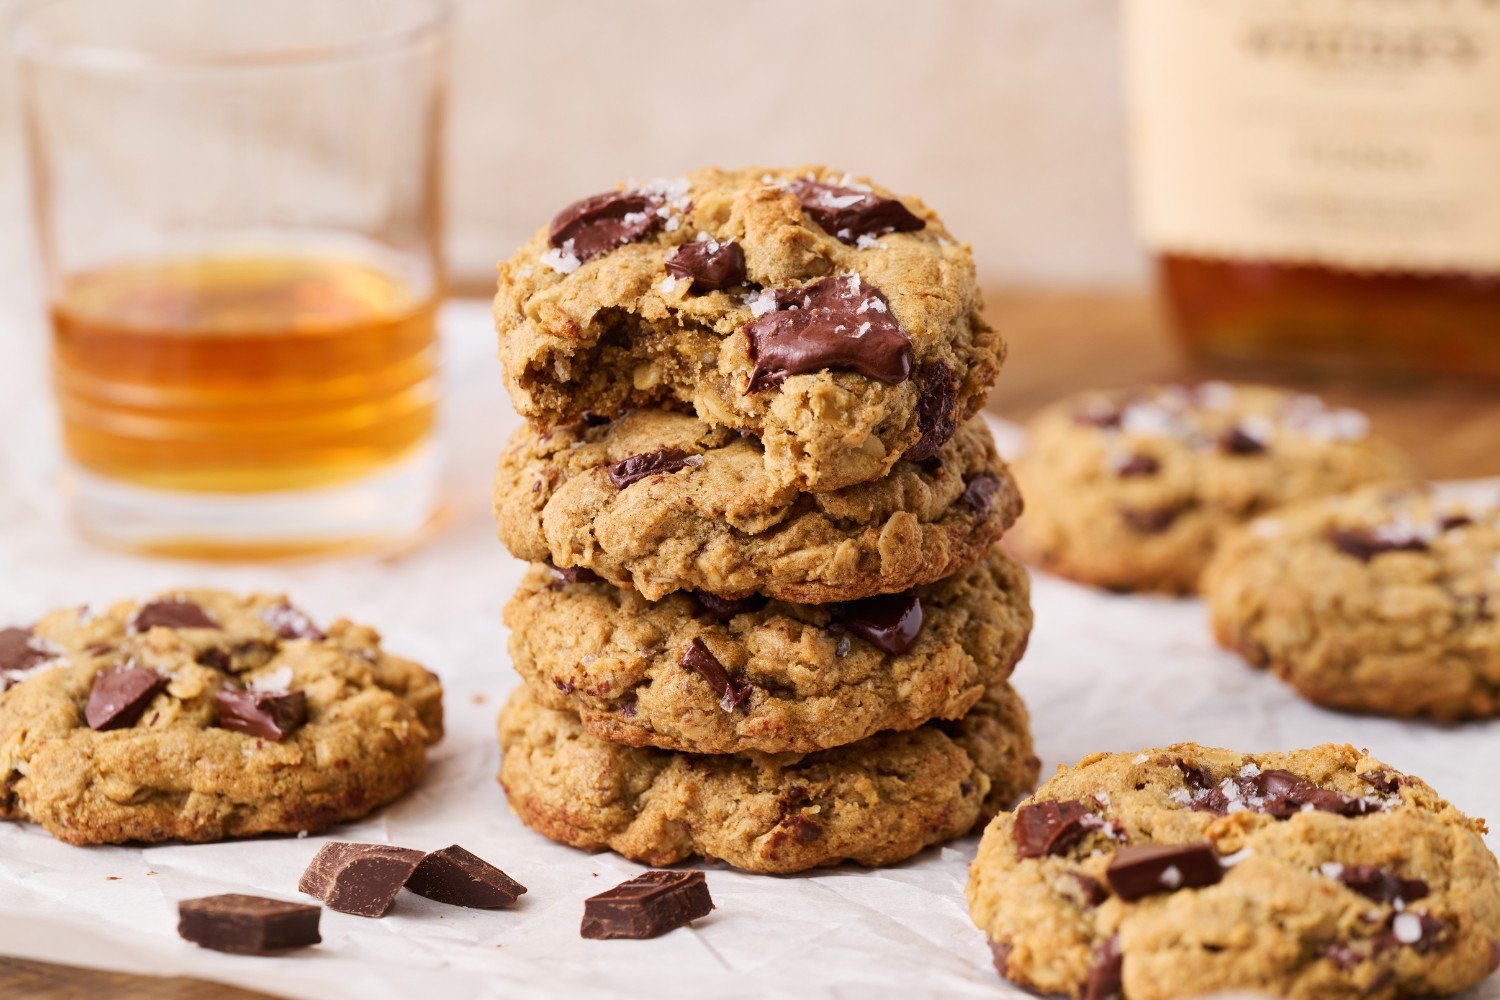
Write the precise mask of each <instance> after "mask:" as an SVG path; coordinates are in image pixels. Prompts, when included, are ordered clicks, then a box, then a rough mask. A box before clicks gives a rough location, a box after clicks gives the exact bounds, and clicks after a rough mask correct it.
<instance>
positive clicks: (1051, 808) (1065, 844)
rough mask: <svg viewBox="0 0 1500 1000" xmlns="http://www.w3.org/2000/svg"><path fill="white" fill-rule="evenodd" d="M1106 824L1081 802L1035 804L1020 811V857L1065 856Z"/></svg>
mask: <svg viewBox="0 0 1500 1000" xmlns="http://www.w3.org/2000/svg"><path fill="white" fill-rule="evenodd" d="M1103 825H1104V823H1103V821H1102V820H1100V819H1099V817H1098V816H1097V815H1095V814H1094V812H1093V810H1091V809H1090V808H1089V807H1088V806H1087V805H1086V804H1085V803H1083V802H1079V801H1062V802H1058V801H1054V800H1051V799H1047V800H1043V801H1041V802H1033V803H1030V804H1028V805H1024V806H1021V807H1020V808H1019V809H1017V810H1016V825H1015V830H1014V834H1015V839H1016V857H1018V858H1041V857H1045V856H1047V855H1049V854H1061V853H1062V852H1064V851H1066V850H1067V849H1068V848H1070V847H1072V846H1073V845H1074V844H1076V843H1078V842H1079V841H1080V840H1082V839H1083V837H1084V834H1086V833H1088V832H1089V831H1090V830H1097V829H1098V828H1099V827H1101V826H1103Z"/></svg>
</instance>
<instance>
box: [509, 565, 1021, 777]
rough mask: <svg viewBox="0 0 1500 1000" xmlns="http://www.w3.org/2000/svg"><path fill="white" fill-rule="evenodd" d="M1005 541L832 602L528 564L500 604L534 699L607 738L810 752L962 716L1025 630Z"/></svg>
mask: <svg viewBox="0 0 1500 1000" xmlns="http://www.w3.org/2000/svg"><path fill="white" fill-rule="evenodd" d="M1029 592H1030V588H1029V585H1028V582H1027V579H1026V572H1025V570H1023V569H1021V568H1020V567H1019V566H1017V565H1016V564H1015V563H1013V562H1011V560H1010V559H1008V558H1007V557H1006V556H1004V555H1002V554H1001V553H1000V552H998V551H996V552H993V553H992V554H991V555H990V557H989V558H988V559H986V560H985V561H984V562H982V563H979V564H978V565H976V566H974V567H971V568H970V569H967V570H964V571H961V572H960V573H958V574H956V575H954V576H951V577H948V578H947V579H945V580H941V581H939V582H937V583H930V584H927V585H926V586H923V587H918V588H916V589H915V590H912V591H908V592H907V593H905V594H896V595H882V596H879V597H873V598H866V599H865V600H862V601H853V602H850V603H847V604H839V605H801V604H786V603H784V602H781V601H772V602H769V603H768V602H766V601H765V600H763V599H747V600H742V601H737V602H724V601H718V600H714V599H713V598H707V599H704V598H698V597H694V596H693V595H691V594H688V593H684V592H678V593H676V594H671V595H669V596H668V597H666V598H664V599H663V600H661V601H659V602H656V603H652V602H650V601H647V600H646V599H644V598H643V597H641V596H640V594H638V593H637V592H635V591H632V590H621V589H620V588H617V587H614V586H611V585H610V584H607V583H603V582H581V581H580V582H568V581H566V580H563V579H561V578H560V577H559V576H558V575H557V574H556V572H555V571H552V570H549V569H547V568H545V567H535V568H533V569H532V571H531V572H530V574H529V575H528V576H527V577H526V579H525V581H524V582H523V583H522V584H521V588H520V589H519V590H518V591H517V592H516V594H515V596H514V597H512V598H511V600H510V603H509V604H508V605H507V606H506V609H505V623H506V624H507V625H509V626H510V630H511V637H510V653H511V660H512V662H514V663H515V666H516V670H517V672H519V673H520V674H521V676H522V677H523V678H524V679H525V680H526V683H527V685H528V686H529V687H530V689H531V697H532V698H533V699H535V700H536V701H537V702H539V703H541V704H542V705H545V706H547V707H548V708H554V709H562V710H566V711H570V712H574V713H576V714H577V715H578V716H579V718H580V720H581V721H582V723H583V728H584V729H586V730H587V731H588V732H589V733H591V734H593V735H594V736H597V737H599V738H601V739H605V740H611V741H613V742H615V743H625V744H628V745H630V746H657V747H663V748H666V749H669V750H683V751H687V752H689V753H709V754H726V753H740V752H742V751H749V750H754V751H760V752H763V753H786V752H791V753H811V752H813V751H816V750H824V749H828V748H830V747H837V746H842V745H844V744H846V743H853V742H854V741H855V740H860V739H864V738H865V737H867V736H871V735H873V734H875V733H877V732H880V731H881V730H885V729H912V728H914V727H916V726H919V725H921V724H922V723H924V722H926V721H928V720H929V719H934V718H941V719H956V718H958V717H959V716H961V715H963V714H964V713H965V712H967V711H968V710H969V708H970V707H972V706H973V704H974V702H976V701H977V700H979V696H980V695H981V694H983V693H984V691H985V689H986V688H988V687H989V686H990V685H991V684H993V683H995V682H996V681H1000V680H1004V679H1005V678H1006V677H1008V676H1009V675H1010V672H1011V670H1012V668H1013V667H1014V666H1015V663H1016V661H1017V660H1018V659H1019V658H1020V656H1021V653H1022V652H1023V651H1024V649H1025V647H1026V639H1027V636H1028V635H1029V633H1030V631H1031V607H1030V604H1029V602H1028V597H1029Z"/></svg>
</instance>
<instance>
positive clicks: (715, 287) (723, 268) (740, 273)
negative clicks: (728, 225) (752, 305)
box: [666, 240, 745, 292]
mask: <svg viewBox="0 0 1500 1000" xmlns="http://www.w3.org/2000/svg"><path fill="white" fill-rule="evenodd" d="M666 268H667V273H668V274H670V275H671V276H672V277H674V278H680V279H684V280H687V281H691V282H692V283H693V288H692V290H693V291H695V292H722V291H724V290H725V289H727V288H733V287H734V286H735V285H739V284H743V283H744V281H745V251H744V250H742V249H740V245H739V244H738V243H719V242H718V241H716V240H696V241H694V242H692V243H684V244H683V245H682V246H680V247H678V248H677V250H676V252H675V253H673V254H672V256H670V257H668V258H667V263H666Z"/></svg>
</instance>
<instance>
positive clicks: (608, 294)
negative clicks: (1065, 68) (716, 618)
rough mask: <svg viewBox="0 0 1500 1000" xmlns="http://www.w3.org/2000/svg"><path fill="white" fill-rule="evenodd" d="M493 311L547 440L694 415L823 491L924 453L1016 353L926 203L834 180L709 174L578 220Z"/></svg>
mask: <svg viewBox="0 0 1500 1000" xmlns="http://www.w3.org/2000/svg"><path fill="white" fill-rule="evenodd" d="M494 315H495V326H496V329H497V331H498V333H499V338H500V355H501V359H502V361H503V362H504V366H505V373H506V382H507V387H508V388H509V390H510V395H511V398H512V400H513V401H514V402H515V405H516V408H517V409H518V410H519V411H520V412H521V414H522V415H523V416H525V417H526V418H527V419H528V420H530V421H531V422H532V423H533V424H534V425H535V426H537V427H538V428H540V429H543V430H545V429H549V428H552V427H555V426H557V425H559V424H564V423H567V422H570V421H573V420H577V419H579V418H581V417H582V416H583V415H584V413H586V412H588V413H593V414H598V415H601V416H604V417H617V416H619V415H621V414H622V413H624V412H626V411H628V410H631V409H637V408H641V407H671V408H679V409H680V408H687V409H690V410H692V411H693V412H695V413H696V414H697V416H698V417H699V418H700V419H701V420H703V421H704V422H705V423H706V424H708V425H709V426H711V427H713V428H716V429H722V430H728V431H739V432H744V433H748V434H750V435H753V436H754V437H756V438H757V439H759V440H761V441H762V442H763V443H764V448H765V450H764V455H763V462H764V464H765V467H766V472H767V475H768V476H770V477H771V478H772V479H773V480H774V481H775V482H776V483H777V484H778V485H781V486H785V487H789V488H792V489H798V490H811V491H817V492H822V491H827V490H835V489H839V488H842V487H845V486H849V485H852V484H854V483H861V482H867V481H869V480H872V479H877V478H879V477H880V476H882V475H884V474H885V473H886V472H888V471H889V470H890V469H891V468H892V466H893V465H895V463H896V462H898V461H899V460H900V459H901V458H902V457H903V456H907V457H910V458H913V459H919V458H925V457H927V455H928V454H929V453H931V452H932V451H933V450H935V449H936V448H938V447H940V446H941V444H942V443H943V441H944V440H946V437H947V435H950V434H952V432H953V429H954V428H955V427H956V426H957V425H959V424H961V423H962V422H963V421H964V420H966V419H968V418H969V417H970V416H972V415H973V414H974V413H975V412H976V411H977V410H978V409H979V407H980V406H981V405H982V403H983V398H984V395H985V393H986V392H987V391H988V389H989V387H990V385H992V384H993V382H994V380H995V376H996V374H997V373H998V371H999V367H1000V363H1001V360H1002V359H1003V357H1004V343H1003V341H1002V340H1001V339H1000V338H999V336H998V335H996V334H995V332H994V331H992V330H991V329H990V328H989V326H988V325H987V324H986V323H985V321H984V319H983V318H982V316H981V315H980V301H979V292H978V289H977V287H976V284H975V275H974V263H973V259H972V257H971V255H970V253H969V249H968V248H967V247H966V246H964V245H962V244H959V243H956V242H954V240H953V239H952V237H951V236H950V235H949V234H948V232H947V230H946V229H945V228H944V227H943V225H942V223H941V222H940V221H939V220H938V219H937V217H936V216H935V215H934V214H933V213H932V212H931V211H930V210H929V209H927V208H926V207H925V206H923V205H922V204H921V203H920V202H919V201H917V200H916V199H914V198H900V197H897V196H896V195H894V194H892V193H890V192H888V191H885V190H883V189H880V188H878V187H874V186H872V185H870V184H868V183H866V182H865V181H863V180H859V179H855V178H852V177H849V176H847V175H845V174H842V173H841V172H838V171H833V170H830V169H828V168H824V167H804V168H798V169H794V170H782V169H772V170H765V169H760V168H752V169H745V170H729V171H726V170H717V169H705V170H699V171H697V172H695V173H692V174H689V175H687V176H686V177H681V178H676V179H668V180H659V181H653V182H650V183H645V184H641V183H631V184H626V185H624V186H622V187H621V188H620V189H619V190H617V191H613V192H608V193H605V194H601V195H597V196H593V197H590V198H585V199H583V200H581V201H579V202H577V203H575V204H573V205H569V206H566V207H564V208H563V209H562V210H561V211H560V212H559V213H558V215H557V216H556V217H555V218H554V220H553V221H552V223H551V225H550V226H549V227H548V228H547V229H546V230H544V231H542V232H539V233H538V234H537V235H536V236H535V237H534V238H533V239H532V240H531V241H530V242H529V243H527V244H526V245H525V246H524V247H522V248H521V249H520V250H519V251H518V252H517V253H516V255H515V256H514V257H512V258H511V259H510V260H509V261H507V262H506V263H504V264H502V265H501V266H500V282H499V290H498V293H497V295H496V297H495V303H494Z"/></svg>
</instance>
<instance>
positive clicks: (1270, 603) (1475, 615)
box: [1203, 487, 1500, 720]
mask: <svg viewBox="0 0 1500 1000" xmlns="http://www.w3.org/2000/svg"><path fill="white" fill-rule="evenodd" d="M1203 590H1204V594H1205V596H1206V597H1207V599H1208V606H1209V613H1210V616H1211V618H1212V622H1213V630H1214V635H1215V637H1216V638H1217V639H1218V641H1219V643H1220V644H1221V645H1223V646H1224V647H1225V648H1227V649H1231V650H1234V651H1236V652H1238V653H1240V654H1241V655H1243V656H1244V657H1245V659H1246V660H1247V661H1248V662H1249V663H1250V664H1251V665H1253V666H1257V667H1265V668H1266V669H1269V670H1271V671H1272V672H1274V673H1275V674H1276V675H1277V676H1279V677H1281V678H1283V679H1284V680H1286V681H1287V682H1288V683H1289V684H1291V685H1292V687H1293V688H1295V689H1296V690H1297V692H1298V693H1299V694H1301V695H1303V696H1304V697H1306V698H1308V699H1310V700H1312V701H1315V702H1317V703H1319V704H1321V705H1326V706H1328V707H1330V708H1338V709H1345V710H1348V711H1357V712H1376V713H1379V714H1382V715H1396V716H1429V717H1432V718H1437V719H1446V720H1457V719H1470V718H1481V717H1488V716H1494V715H1497V714H1500V495H1496V494H1493V493H1492V494H1491V495H1490V497H1489V499H1488V500H1487V501H1486V500H1484V499H1482V498H1479V499H1475V500H1474V501H1470V502H1466V501H1462V500H1458V499H1451V500H1444V499H1441V498H1439V497H1437V496H1434V495H1433V494H1432V493H1430V492H1428V491H1426V490H1422V489H1406V490H1397V489H1390V488H1385V487H1370V488H1367V489H1364V490H1360V491H1358V492H1355V493H1353V494H1350V495H1347V496H1342V497H1335V498H1332V499H1328V500H1321V501H1313V502H1310V503H1306V504H1299V505H1297V506H1295V507H1288V508H1285V509H1283V510H1281V511H1277V512H1276V513H1274V514H1272V515H1268V516H1267V517H1265V518H1263V519H1261V520H1258V521H1256V522H1255V523H1253V524H1251V525H1250V526H1249V527H1248V528H1246V529H1244V530H1242V531H1240V532H1237V533H1236V534H1234V535H1232V536H1231V537H1230V538H1229V539H1228V540H1227V541H1226V542H1225V543H1224V545H1223V547H1222V548H1221V549H1220V551H1219V554H1218V556H1217V557H1216V558H1215V559H1214V561H1213V563H1212V564H1211V565H1210V567H1209V569H1208V572H1207V573H1206V574H1205V575H1204V585H1203Z"/></svg>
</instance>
